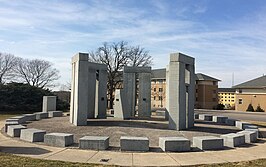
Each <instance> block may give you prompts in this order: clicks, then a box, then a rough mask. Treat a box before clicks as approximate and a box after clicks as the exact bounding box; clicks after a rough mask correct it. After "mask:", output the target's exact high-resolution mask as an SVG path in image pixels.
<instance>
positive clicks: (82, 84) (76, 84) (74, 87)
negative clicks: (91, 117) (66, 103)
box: [70, 53, 89, 126]
mask: <svg viewBox="0 0 266 167" xmlns="http://www.w3.org/2000/svg"><path fill="white" fill-rule="evenodd" d="M88 82H89V77H88V54H85V53H78V54H76V55H75V56H74V57H73V58H72V82H71V101H70V123H72V124H74V125H76V126H80V125H87V112H88V97H89V93H88Z"/></svg>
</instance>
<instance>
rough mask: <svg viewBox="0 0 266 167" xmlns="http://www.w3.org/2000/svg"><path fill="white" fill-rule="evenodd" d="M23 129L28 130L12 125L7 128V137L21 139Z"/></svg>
mask: <svg viewBox="0 0 266 167" xmlns="http://www.w3.org/2000/svg"><path fill="white" fill-rule="evenodd" d="M21 129H26V127H25V126H22V125H10V126H8V127H7V135H9V136H11V137H19V136H20V132H21Z"/></svg>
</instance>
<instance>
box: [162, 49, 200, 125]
mask: <svg viewBox="0 0 266 167" xmlns="http://www.w3.org/2000/svg"><path fill="white" fill-rule="evenodd" d="M194 61H195V60H194V58H192V57H189V56H187V55H184V54H182V53H172V54H170V63H169V65H168V66H167V68H166V83H167V86H166V89H167V90H166V98H167V103H166V108H167V111H168V112H169V129H174V130H183V129H187V128H190V127H193V126H194V97H195V67H194Z"/></svg>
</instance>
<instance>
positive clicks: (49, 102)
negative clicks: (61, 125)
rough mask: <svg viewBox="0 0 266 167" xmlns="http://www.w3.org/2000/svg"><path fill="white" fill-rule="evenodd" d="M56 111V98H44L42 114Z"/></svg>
mask: <svg viewBox="0 0 266 167" xmlns="http://www.w3.org/2000/svg"><path fill="white" fill-rule="evenodd" d="M55 110H56V96H43V103H42V112H48V111H55Z"/></svg>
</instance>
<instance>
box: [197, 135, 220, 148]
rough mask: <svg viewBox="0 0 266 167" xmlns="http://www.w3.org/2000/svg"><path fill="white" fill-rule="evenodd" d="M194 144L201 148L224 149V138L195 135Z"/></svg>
mask: <svg viewBox="0 0 266 167" xmlns="http://www.w3.org/2000/svg"><path fill="white" fill-rule="evenodd" d="M193 146H194V147H197V148H199V149H201V150H219V149H222V148H223V146H224V144H223V139H222V138H220V137H215V136H201V137H193Z"/></svg>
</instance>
